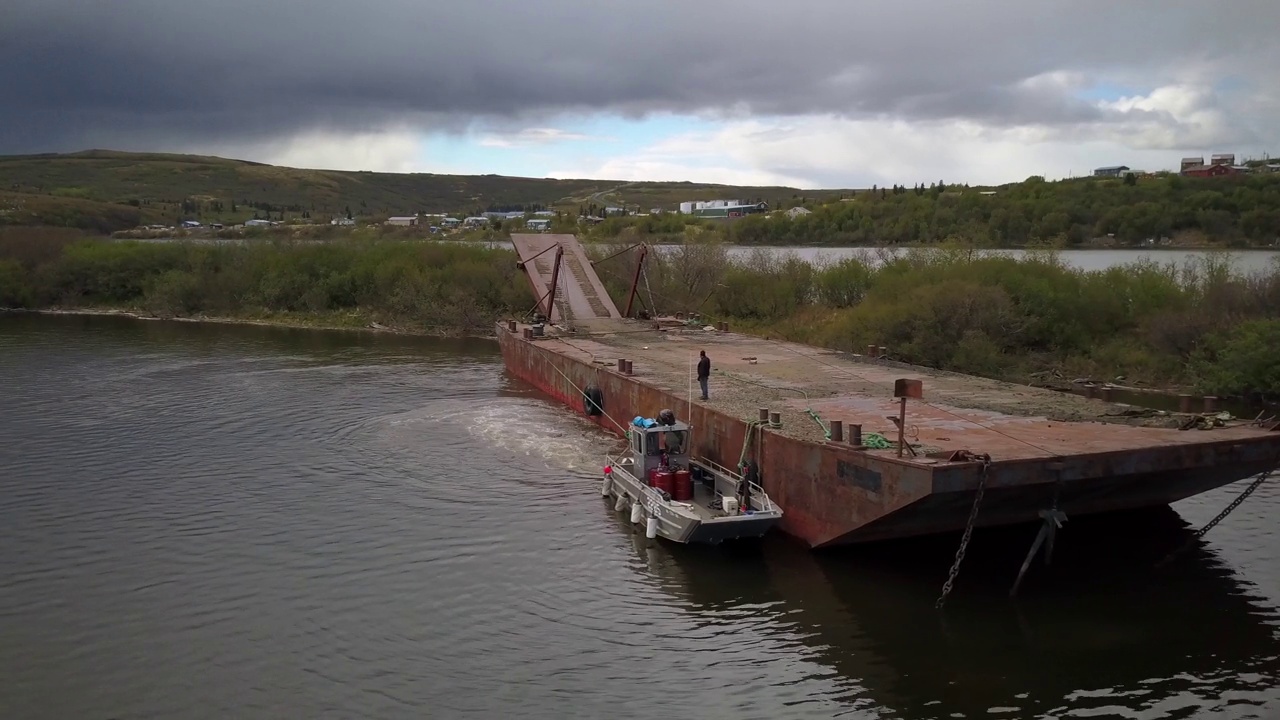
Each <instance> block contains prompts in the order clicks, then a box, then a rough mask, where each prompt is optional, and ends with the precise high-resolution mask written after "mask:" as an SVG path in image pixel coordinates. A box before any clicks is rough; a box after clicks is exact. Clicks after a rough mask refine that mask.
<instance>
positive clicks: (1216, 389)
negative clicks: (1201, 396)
mask: <svg viewBox="0 0 1280 720" xmlns="http://www.w3.org/2000/svg"><path fill="white" fill-rule="evenodd" d="M1277 348H1280V320H1277V319H1266V320H1250V321H1247V322H1243V323H1240V324H1239V325H1236V326H1235V327H1232V328H1229V329H1224V330H1222V331H1219V332H1216V333H1214V334H1213V335H1211V336H1210V338H1209V342H1207V343H1205V344H1204V346H1203V347H1201V348H1199V349H1198V350H1197V351H1196V353H1195V356H1194V358H1193V365H1194V368H1195V373H1196V380H1197V384H1198V386H1199V387H1200V389H1201V390H1203V391H1204V392H1207V393H1212V394H1215V395H1230V396H1239V395H1253V396H1261V397H1266V398H1270V399H1275V398H1280V354H1277V352H1276V350H1277Z"/></svg>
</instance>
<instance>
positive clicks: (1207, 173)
mask: <svg viewBox="0 0 1280 720" xmlns="http://www.w3.org/2000/svg"><path fill="white" fill-rule="evenodd" d="M1241 172H1242V171H1241V170H1240V168H1237V167H1235V166H1232V165H1202V166H1200V167H1195V168H1191V169H1189V170H1183V171H1182V174H1183V175H1185V176H1186V177H1201V178H1208V177H1226V176H1228V175H1239V174H1240V173H1241Z"/></svg>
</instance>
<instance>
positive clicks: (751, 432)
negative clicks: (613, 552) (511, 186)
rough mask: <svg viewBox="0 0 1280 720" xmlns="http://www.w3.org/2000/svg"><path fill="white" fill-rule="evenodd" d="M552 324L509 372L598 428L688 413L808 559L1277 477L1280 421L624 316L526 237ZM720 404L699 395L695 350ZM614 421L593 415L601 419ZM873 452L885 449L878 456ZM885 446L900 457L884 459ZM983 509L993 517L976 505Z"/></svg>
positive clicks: (534, 334) (559, 251) (1160, 501)
mask: <svg viewBox="0 0 1280 720" xmlns="http://www.w3.org/2000/svg"><path fill="white" fill-rule="evenodd" d="M512 241H513V244H514V245H515V249H516V252H517V255H518V257H519V264H520V267H521V268H522V269H523V270H524V273H525V275H526V277H527V279H528V281H529V284H530V288H531V290H532V292H533V294H534V297H535V298H537V299H538V304H537V308H538V312H539V313H540V314H541V315H542V317H543V318H545V319H546V322H545V323H537V324H530V323H527V322H525V321H524V319H516V320H507V321H503V322H501V323H499V324H498V327H497V328H496V330H497V336H498V342H499V345H500V346H501V350H502V356H503V359H504V362H505V365H506V367H507V369H508V371H509V372H510V373H511V374H513V375H514V376H516V377H518V378H520V379H521V380H524V381H525V382H527V383H529V384H531V385H533V386H534V387H536V388H538V389H539V390H541V391H542V392H544V393H546V394H548V395H550V396H551V397H552V398H554V399H555V400H557V401H559V402H561V403H563V404H564V405H566V406H568V407H569V408H571V409H572V410H574V411H576V412H578V413H580V414H582V415H584V416H586V417H588V418H589V419H591V420H592V421H593V422H596V423H598V424H599V425H600V426H601V427H603V428H605V429H606V430H609V431H611V432H614V433H618V434H624V433H625V432H626V428H625V425H626V423H627V422H628V420H629V419H630V418H633V417H635V416H645V417H650V416H653V415H655V414H656V413H657V412H658V411H659V410H660V409H663V408H670V409H672V410H674V411H675V412H676V413H677V414H678V415H679V416H680V417H681V419H682V420H684V421H686V422H688V423H689V424H690V425H692V426H693V427H695V428H697V438H698V439H697V447H695V448H694V452H695V453H696V454H697V455H699V456H701V457H705V458H707V459H709V460H711V461H713V462H715V463H719V464H721V465H723V466H725V467H740V466H741V465H740V462H741V461H743V460H748V461H750V462H751V463H752V464H753V465H754V467H755V468H757V469H758V473H759V478H760V482H761V484H762V485H763V487H764V489H765V490H766V491H767V492H768V493H769V496H770V497H771V498H772V499H773V500H774V502H776V503H777V505H778V506H779V507H781V508H782V509H783V511H784V512H785V515H784V518H783V521H782V524H781V529H782V530H783V531H784V532H785V533H787V534H789V535H791V536H794V537H796V538H798V539H800V540H802V541H803V542H805V543H807V544H808V545H809V546H810V547H812V548H823V547H831V546H838V545H847V544H853V543H862V542H870V541H880V540H889V539H896V538H904V537H909V536H917V535H926V534H934V533H941V532H949V531H958V530H963V529H965V528H966V526H968V525H971V524H972V525H975V526H992V525H1010V524H1018V523H1024V522H1035V521H1039V520H1040V519H1042V518H1045V515H1044V513H1045V512H1046V511H1048V510H1050V509H1052V511H1053V512H1059V511H1060V512H1062V513H1065V514H1066V515H1067V516H1070V515H1083V514H1092V513H1103V512H1110V511H1117V510H1127V509H1137V508H1143V507H1151V506H1160V505H1167V504H1170V503H1173V502H1175V501H1178V500H1181V499H1184V498H1187V497H1190V496H1193V495H1196V494H1198V493H1201V492H1204V491H1206V490H1209V489H1212V488H1216V487H1220V486H1223V485H1227V484H1229V483H1232V482H1235V481H1238V480H1241V479H1245V478H1249V477H1251V476H1255V475H1259V474H1262V473H1265V472H1268V471H1270V470H1271V469H1273V468H1274V467H1276V465H1277V464H1280V430H1278V429H1277V427H1276V424H1275V423H1270V424H1259V423H1256V422H1250V421H1238V420H1230V421H1227V422H1225V423H1213V424H1212V425H1213V427H1212V429H1208V430H1201V429H1189V430H1182V429H1179V427H1180V426H1186V425H1187V424H1188V423H1186V422H1185V421H1186V420H1187V419H1188V418H1190V419H1192V420H1194V419H1195V417H1194V416H1179V415H1176V414H1175V415H1170V414H1152V413H1144V412H1142V411H1140V410H1139V409H1136V408H1132V407H1128V406H1124V405H1119V404H1116V403H1111V402H1106V401H1104V400H1097V399H1088V398H1083V397H1079V396H1076V395H1070V394H1064V393H1059V392H1056V391H1052V390H1045V389H1040V388H1034V387H1028V386H1021V385H1014V384H1009V383H1003V382H997V381H994V380H987V379H983V378H978V377H972V376H967V375H959V374H955V373H949V372H943V371H938V370H933V369H928V368H921V367H916V366H910V365H905V364H902V363H898V362H894V361H891V360H889V359H886V358H884V357H877V355H878V354H879V353H877V352H874V351H869V352H868V353H867V354H852V353H842V352H836V351H831V350H825V349H820V348H815V347H811V346H806V345H801V344H797V343H789V342H782V341H775V340H768V339H764V338H759V337H755V336H748V335H741V334H735V333H732V332H729V331H728V328H727V327H726V326H725V325H723V324H720V325H710V326H704V325H702V324H691V323H689V322H681V323H673V324H672V326H669V327H667V326H663V323H661V322H654V321H648V320H646V321H640V320H633V319H629V318H628V317H626V316H627V315H630V304H631V302H630V299H628V302H627V305H628V307H627V312H625V313H624V312H620V311H619V310H618V309H617V307H616V305H615V304H614V302H613V301H612V299H611V298H610V297H609V295H608V293H607V291H606V290H605V288H604V285H603V283H602V282H601V281H600V278H599V277H598V275H597V274H596V273H595V271H594V269H593V266H592V263H591V261H590V259H589V258H588V257H587V255H586V253H585V251H584V250H583V248H582V246H581V245H580V244H579V243H578V241H577V239H576V238H575V237H574V236H572V235H546V234H539V235H520V234H515V235H512ZM701 350H705V351H706V353H707V355H708V357H710V358H711V362H712V367H713V371H712V377H711V380H710V386H711V388H710V399H709V400H707V401H702V400H699V399H698V398H697V396H695V395H694V393H693V392H691V385H692V382H691V372H692V367H693V362H694V361H695V359H696V357H697V355H698V352H699V351H701ZM597 405H598V408H599V409H600V410H602V411H603V412H599V413H596V414H593V413H594V412H595V408H596V406H597ZM871 439H874V440H876V442H874V443H873V442H870V440H871ZM885 439H889V440H891V441H892V442H890V443H887V444H888V445H889V446H888V447H885V445H886V443H885V442H884V440H885ZM979 494H981V497H980V498H978V499H980V505H981V507H980V508H979V507H978V505H979V503H975V498H976V497H978V496H979Z"/></svg>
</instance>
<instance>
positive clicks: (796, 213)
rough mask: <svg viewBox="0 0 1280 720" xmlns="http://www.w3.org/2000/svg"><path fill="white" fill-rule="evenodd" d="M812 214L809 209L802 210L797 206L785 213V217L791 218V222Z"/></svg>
mask: <svg viewBox="0 0 1280 720" xmlns="http://www.w3.org/2000/svg"><path fill="white" fill-rule="evenodd" d="M812 214H813V211H812V210H810V209H809V208H803V207H799V206H796V207H793V208H791V209H790V210H788V211H787V217H789V218H791V219H792V220H795V219H796V218H798V217H804V216H805V215H812Z"/></svg>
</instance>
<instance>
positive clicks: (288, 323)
mask: <svg viewBox="0 0 1280 720" xmlns="http://www.w3.org/2000/svg"><path fill="white" fill-rule="evenodd" d="M0 314H10V315H80V316H98V317H120V318H128V319H131V320H144V321H154V322H180V323H201V324H207V325H253V326H256V327H271V328H287V329H291V330H323V331H340V332H356V333H377V334H383V335H403V336H406V337H423V338H473V339H481V340H492V339H493V338H494V334H493V333H492V332H489V333H481V332H478V331H477V332H458V331H456V330H453V331H446V330H443V329H426V328H423V329H418V328H406V327H396V326H391V325H384V324H382V323H379V322H373V321H367V322H366V321H363V320H362V321H361V322H362V323H363V324H360V325H356V324H350V325H340V324H336V323H326V322H324V321H323V320H322V319H317V320H315V321H303V320H297V319H290V318H266V319H264V318H236V317H211V316H205V315H198V316H194V317H186V316H177V315H174V316H163V315H156V314H153V313H148V312H146V311H143V310H123V309H118V308H40V309H26V308H0Z"/></svg>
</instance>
